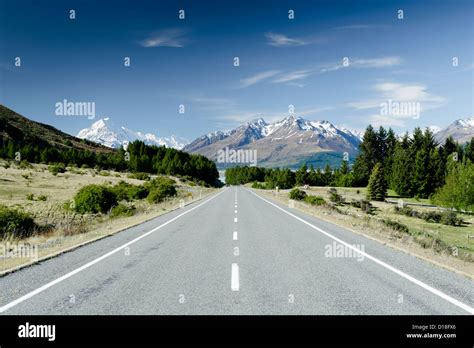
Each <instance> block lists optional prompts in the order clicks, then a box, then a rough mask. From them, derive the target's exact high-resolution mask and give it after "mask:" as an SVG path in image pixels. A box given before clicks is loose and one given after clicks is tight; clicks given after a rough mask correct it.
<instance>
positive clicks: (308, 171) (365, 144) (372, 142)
mask: <svg viewBox="0 0 474 348" xmlns="http://www.w3.org/2000/svg"><path fill="white" fill-rule="evenodd" d="M473 163H474V138H472V139H471V141H470V142H469V143H467V144H465V145H460V144H458V143H457V142H455V141H454V140H453V138H452V137H448V138H447V139H446V141H445V142H444V143H443V144H438V143H437V142H436V140H435V138H434V136H433V133H432V132H431V131H430V130H429V129H428V128H427V129H426V130H424V131H422V130H421V129H420V128H415V130H414V132H413V134H412V135H411V136H408V134H405V135H404V136H403V137H401V138H397V136H396V135H395V133H394V132H393V130H392V129H391V128H390V129H388V130H386V129H385V128H384V127H380V128H379V129H378V130H375V129H374V128H373V127H372V126H370V125H369V126H368V127H367V129H366V131H365V133H364V136H363V139H362V142H361V144H360V145H359V153H358V155H357V157H356V159H355V162H354V165H353V166H350V165H349V163H348V161H342V164H341V165H340V167H338V168H331V167H330V166H329V165H326V167H325V168H324V169H323V170H321V169H320V168H317V169H315V168H313V166H312V165H311V166H310V167H309V168H308V167H307V165H306V164H304V165H303V166H302V167H301V168H300V169H298V170H297V171H295V172H293V171H291V170H289V169H271V168H258V167H234V168H229V169H227V170H226V174H225V176H226V182H227V183H229V184H232V185H238V184H245V183H249V182H255V184H254V187H257V188H269V189H271V188H275V187H276V186H278V187H279V188H282V189H285V188H292V187H294V186H302V185H310V186H339V187H365V186H367V187H368V191H369V198H370V199H374V200H383V199H384V198H385V197H386V195H387V189H389V188H390V189H392V190H393V191H395V192H396V193H397V194H398V195H399V196H400V197H417V198H432V200H433V201H434V202H436V203H438V204H440V205H445V206H449V207H456V208H459V209H464V208H466V209H471V208H469V207H472V208H473V209H474V164H473Z"/></svg>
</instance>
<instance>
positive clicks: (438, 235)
mask: <svg viewBox="0 0 474 348" xmlns="http://www.w3.org/2000/svg"><path fill="white" fill-rule="evenodd" d="M248 186H250V185H248ZM328 189H329V188H328V187H308V188H307V189H302V190H304V191H305V192H306V193H307V194H309V195H316V196H320V197H323V198H324V200H325V201H326V202H329V193H328ZM256 191H258V192H259V193H261V194H263V195H264V196H267V197H269V198H272V199H274V200H277V201H279V202H281V203H284V204H289V196H288V194H289V191H290V190H280V191H279V192H278V194H277V193H276V192H275V191H274V190H256ZM337 191H338V193H339V194H340V195H342V197H343V198H344V199H345V201H346V202H349V203H350V202H351V201H352V200H361V199H364V198H365V196H366V189H365V188H359V189H358V188H337ZM389 199H394V200H397V198H389ZM405 201H406V202H416V203H429V202H428V201H427V200H425V201H424V202H418V201H416V200H414V199H411V200H405ZM292 204H293V206H294V208H296V209H299V210H302V211H304V212H306V213H309V214H311V215H314V216H316V217H318V218H321V219H324V220H327V221H330V222H333V223H336V224H338V225H341V226H344V227H346V228H349V229H351V230H353V231H354V232H356V233H361V234H364V235H366V236H368V237H370V238H373V239H376V240H378V241H380V242H382V243H385V244H387V245H391V246H392V247H395V248H398V249H402V250H404V251H406V252H409V253H411V254H413V255H416V256H419V257H422V258H424V259H428V260H430V261H431V262H433V263H436V264H438V265H441V266H444V267H447V268H450V269H453V270H457V271H460V272H462V273H463V274H465V275H468V276H471V277H473V275H474V215H473V214H461V213H459V214H458V216H459V217H461V218H462V219H463V220H464V223H463V225H462V226H448V225H443V224H441V223H433V222H426V221H425V220H423V219H419V218H416V217H409V216H405V215H401V214H398V213H396V212H395V206H396V204H390V203H386V202H374V201H373V202H372V204H373V206H374V208H375V210H374V212H373V213H372V214H367V213H365V212H363V211H361V209H360V208H356V207H353V206H351V205H350V204H342V205H338V206H337V209H332V208H329V207H327V206H324V205H322V206H312V205H310V204H308V203H305V202H304V201H294V202H293V203H292ZM412 208H413V209H414V210H416V211H420V212H422V211H442V210H440V208H432V207H420V206H412ZM387 219H389V220H392V221H396V222H399V223H401V224H403V225H406V226H407V227H408V228H409V233H405V232H400V231H396V230H394V229H392V228H390V227H388V226H387V225H386V224H384V223H383V222H382V220H387ZM468 236H471V238H468Z"/></svg>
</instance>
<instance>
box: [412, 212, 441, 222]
mask: <svg viewBox="0 0 474 348" xmlns="http://www.w3.org/2000/svg"><path fill="white" fill-rule="evenodd" d="M413 216H416V217H419V218H421V219H423V220H425V221H426V222H436V223H439V222H440V221H441V217H442V214H441V213H438V212H435V211H427V212H425V213H422V214H418V213H415V214H414V215H413Z"/></svg>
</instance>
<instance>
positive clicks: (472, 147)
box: [464, 137, 474, 163]
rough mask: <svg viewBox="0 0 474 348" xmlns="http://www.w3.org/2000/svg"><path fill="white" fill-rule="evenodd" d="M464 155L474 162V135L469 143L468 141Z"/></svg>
mask: <svg viewBox="0 0 474 348" xmlns="http://www.w3.org/2000/svg"><path fill="white" fill-rule="evenodd" d="M464 156H466V158H467V159H468V160H470V161H471V162H472V163H474V137H473V138H471V141H470V142H469V143H467V145H466V148H465V149H464Z"/></svg>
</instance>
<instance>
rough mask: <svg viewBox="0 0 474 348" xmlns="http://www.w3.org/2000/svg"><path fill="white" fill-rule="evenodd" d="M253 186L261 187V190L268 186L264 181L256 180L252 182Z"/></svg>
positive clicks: (255, 187)
mask: <svg viewBox="0 0 474 348" xmlns="http://www.w3.org/2000/svg"><path fill="white" fill-rule="evenodd" d="M252 188H254V189H260V190H265V189H266V188H267V185H266V184H265V183H264V182H258V181H254V182H253V183H252Z"/></svg>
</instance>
